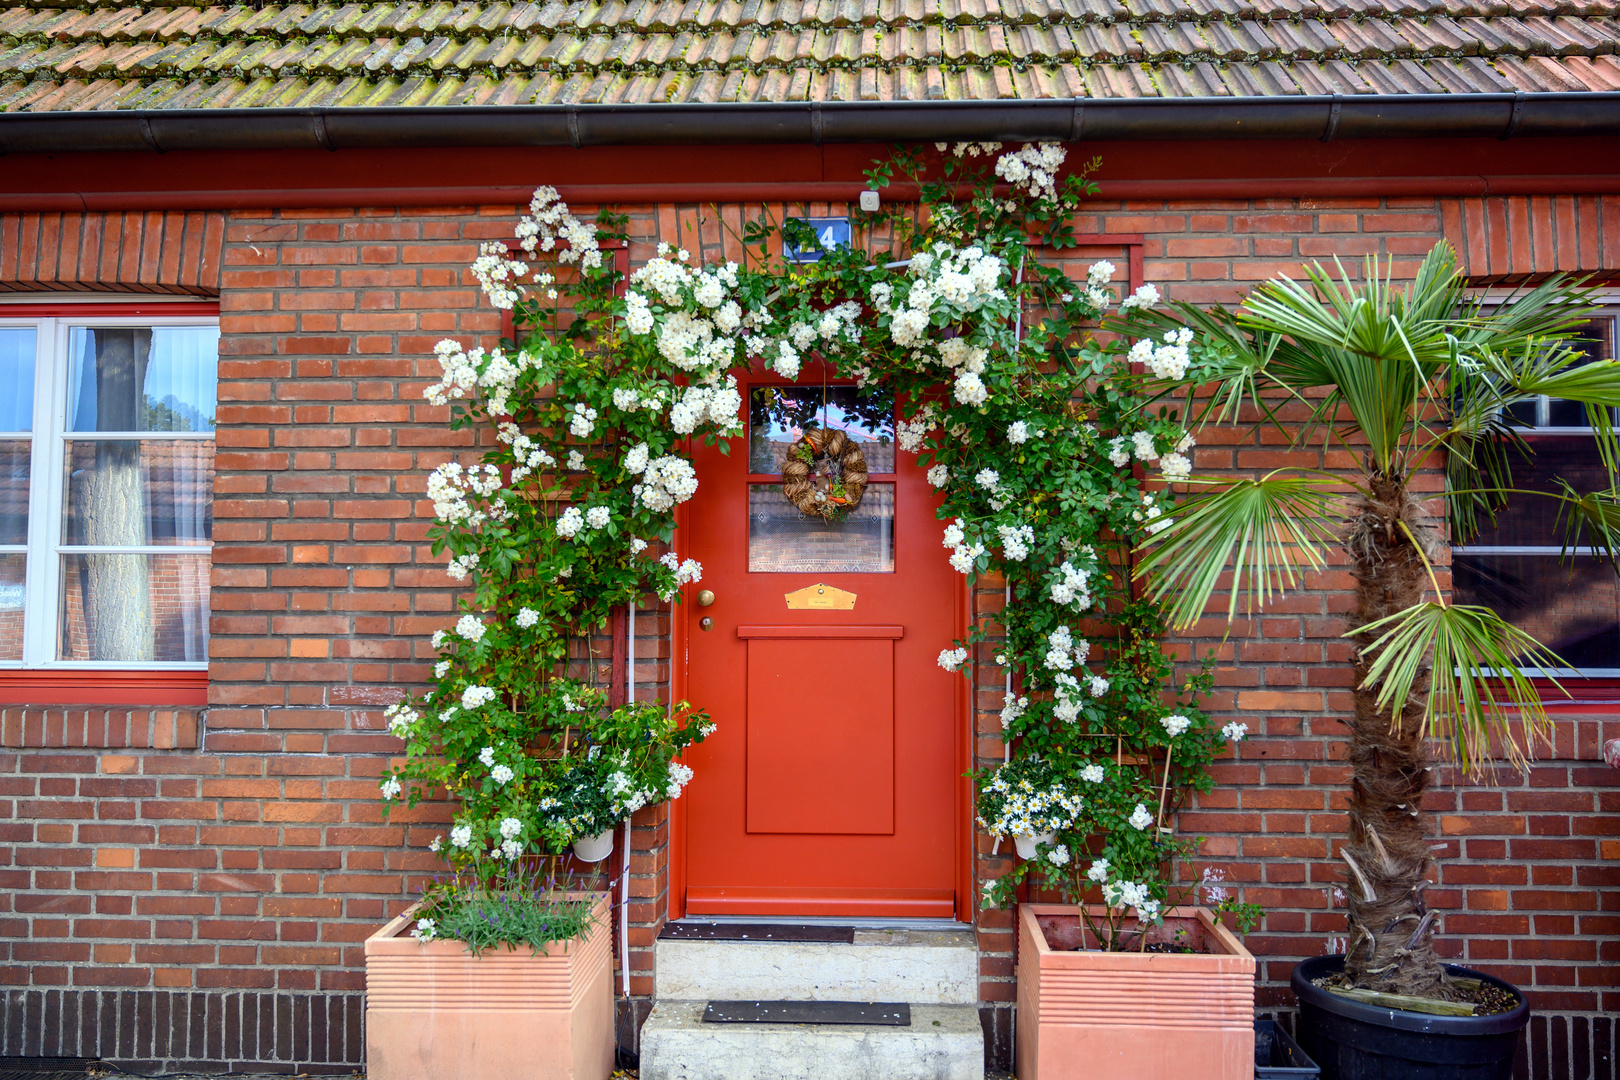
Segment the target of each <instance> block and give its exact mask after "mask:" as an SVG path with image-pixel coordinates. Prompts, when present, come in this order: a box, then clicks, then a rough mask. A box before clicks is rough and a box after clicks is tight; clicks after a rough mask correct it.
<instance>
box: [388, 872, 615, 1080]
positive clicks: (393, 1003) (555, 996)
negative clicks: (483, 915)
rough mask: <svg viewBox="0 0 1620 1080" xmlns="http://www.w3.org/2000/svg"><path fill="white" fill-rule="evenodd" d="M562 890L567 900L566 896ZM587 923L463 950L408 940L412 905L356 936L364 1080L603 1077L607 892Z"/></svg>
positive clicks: (609, 1014)
mask: <svg viewBox="0 0 1620 1080" xmlns="http://www.w3.org/2000/svg"><path fill="white" fill-rule="evenodd" d="M571 898H572V897H571ZM578 898H579V899H584V898H593V899H594V900H595V903H594V904H593V905H592V909H591V926H590V929H588V930H586V932H585V933H584V934H583V935H582V936H580V937H578V938H574V939H571V940H569V941H557V942H552V943H551V944H550V945H548V946H547V947H546V948H545V949H543V950H541V952H540V953H539V954H538V955H535V954H533V953H532V952H531V950H530V949H528V948H527V947H519V948H517V949H508V948H504V947H501V948H495V949H486V950H485V951H484V953H483V955H482V956H474V955H472V953H470V952H468V951H467V947H466V946H465V945H464V944H462V943H461V942H459V941H427V942H424V941H418V940H416V939H415V938H412V937H411V936H410V929H411V926H412V925H414V924H415V922H416V908H415V907H412V908H411V909H410V910H408V911H406V912H405V913H404V914H403V915H401V916H400V917H399V918H397V919H395V920H394V921H392V922H390V923H389V924H388V925H387V926H385V927H383V928H382V929H381V930H379V931H377V932H376V933H375V934H373V935H372V936H371V937H369V938H367V939H366V1076H367V1080H490V1078H491V1077H522V1078H524V1080H606V1078H607V1077H608V1075H609V1074H610V1073H612V1071H613V958H612V952H611V945H610V942H611V941H612V937H613V934H612V930H611V927H610V926H609V920H608V914H609V900H608V895H607V894H606V893H588V894H582V895H581V896H580V897H578Z"/></svg>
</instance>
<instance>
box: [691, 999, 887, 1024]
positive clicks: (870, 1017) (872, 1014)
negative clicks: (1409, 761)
mask: <svg viewBox="0 0 1620 1080" xmlns="http://www.w3.org/2000/svg"><path fill="white" fill-rule="evenodd" d="M703 1022H704V1023H705V1024H875V1025H878V1026H881V1027H910V1026H911V1006H910V1005H907V1004H906V1003H905V1002H903V1001H711V1002H709V1007H708V1008H706V1009H704V1010H703Z"/></svg>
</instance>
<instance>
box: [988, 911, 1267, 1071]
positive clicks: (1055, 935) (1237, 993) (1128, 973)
mask: <svg viewBox="0 0 1620 1080" xmlns="http://www.w3.org/2000/svg"><path fill="white" fill-rule="evenodd" d="M1088 910H1090V911H1092V912H1093V917H1094V918H1095V917H1097V916H1100V915H1101V914H1102V909H1101V908H1090V909H1088ZM1178 929H1180V930H1185V931H1186V932H1187V938H1186V940H1187V942H1188V943H1189V944H1191V945H1192V946H1193V947H1194V948H1199V949H1205V950H1207V951H1204V952H1198V953H1151V952H1128V953H1112V952H1101V951H1099V950H1097V949H1096V948H1095V947H1092V948H1087V949H1084V950H1081V951H1073V950H1074V949H1075V946H1077V945H1080V944H1082V943H1083V942H1085V940H1086V937H1087V935H1086V931H1085V923H1084V921H1083V920H1082V919H1081V917H1080V909H1079V908H1077V907H1073V906H1071V905H1068V904H1024V905H1021V906H1020V907H1019V909H1018V1024H1017V1040H1016V1043H1017V1054H1018V1080H1070V1078H1076V1080H1079V1078H1085V1080H1251V1078H1252V1077H1253V1076H1254V957H1253V956H1252V955H1250V954H1249V951H1248V950H1247V949H1245V948H1244V947H1243V945H1242V943H1241V942H1239V941H1238V939H1237V938H1236V936H1234V935H1233V934H1232V933H1231V931H1229V930H1227V929H1226V927H1224V926H1222V925H1221V924H1220V922H1219V921H1217V920H1216V919H1215V917H1214V916H1212V915H1211V914H1210V913H1209V912H1208V911H1206V910H1204V909H1203V908H1173V909H1171V910H1170V912H1169V913H1168V914H1167V915H1166V916H1165V920H1164V926H1163V927H1162V928H1160V929H1156V930H1155V931H1153V933H1152V936H1151V937H1150V938H1149V941H1150V942H1151V941H1159V940H1162V941H1171V940H1172V939H1173V936H1174V934H1175V932H1176V931H1177V930H1178ZM1090 944H1091V945H1093V946H1094V945H1095V942H1091V943H1090Z"/></svg>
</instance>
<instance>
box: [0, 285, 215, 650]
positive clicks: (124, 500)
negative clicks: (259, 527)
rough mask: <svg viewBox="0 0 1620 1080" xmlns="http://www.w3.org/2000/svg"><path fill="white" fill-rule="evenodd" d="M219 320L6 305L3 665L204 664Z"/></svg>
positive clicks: (1, 336)
mask: <svg viewBox="0 0 1620 1080" xmlns="http://www.w3.org/2000/svg"><path fill="white" fill-rule="evenodd" d="M218 365H219V329H218V326H217V325H216V324H215V323H213V322H212V321H202V320H198V319H183V318H174V319H159V318H142V319H118V318H85V319H75V318H73V317H72V316H71V314H67V315H64V316H63V317H61V318H45V319H11V318H7V317H6V315H5V311H4V308H0V667H11V668H18V667H22V668H48V667H84V668H127V669H152V668H179V669H184V668H203V667H206V666H207V660H208V577H209V564H210V549H211V547H212V543H213V507H212V504H213V487H214V410H215V403H216V398H217V392H216V381H217V377H218Z"/></svg>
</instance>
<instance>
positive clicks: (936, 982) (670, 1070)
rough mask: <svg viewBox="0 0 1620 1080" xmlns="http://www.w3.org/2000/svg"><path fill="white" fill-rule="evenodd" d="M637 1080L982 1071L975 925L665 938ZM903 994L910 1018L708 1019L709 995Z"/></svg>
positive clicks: (806, 1079)
mask: <svg viewBox="0 0 1620 1080" xmlns="http://www.w3.org/2000/svg"><path fill="white" fill-rule="evenodd" d="M656 950H657V957H656V966H655V968H654V971H655V975H654V993H655V998H656V1003H655V1005H654V1007H653V1010H652V1013H651V1014H650V1015H649V1016H648V1018H647V1022H646V1024H645V1026H643V1027H642V1029H641V1071H640V1080H984V1029H983V1027H982V1026H981V1025H980V1021H979V977H978V976H979V958H978V949H977V944H976V942H975V940H974V936H973V932H972V931H971V930H969V929H967V928H965V927H962V928H954V927H953V928H951V929H940V930H893V929H877V930H861V929H857V930H856V931H855V932H854V933H853V934H852V935H851V940H850V941H848V942H847V943H827V942H794V941H778V940H773V941H718V940H711V941H704V940H684V939H679V940H672V939H670V938H660V939H659V941H658V943H657V945H656ZM752 1000H764V1001H820V1002H828V1001H859V1002H878V1001H888V1002H901V1001H903V1002H906V1003H908V1004H909V1005H910V1007H911V1023H910V1025H909V1026H906V1027H897V1026H890V1025H871V1024H834V1023H802V1024H775V1023H762V1024H754V1023H705V1022H704V1021H703V1012H704V1009H705V1008H706V1007H707V1005H708V1003H709V1002H710V1001H752Z"/></svg>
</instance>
